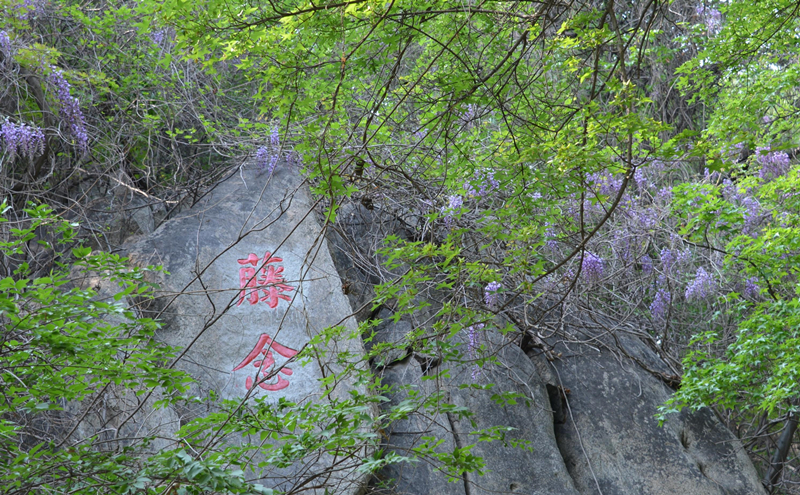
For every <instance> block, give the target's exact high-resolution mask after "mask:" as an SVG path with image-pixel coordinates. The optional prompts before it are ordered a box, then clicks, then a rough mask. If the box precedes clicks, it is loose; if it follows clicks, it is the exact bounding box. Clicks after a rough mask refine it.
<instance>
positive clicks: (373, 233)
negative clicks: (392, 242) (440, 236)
mask: <svg viewBox="0 0 800 495" xmlns="http://www.w3.org/2000/svg"><path fill="white" fill-rule="evenodd" d="M408 224H413V222H402V221H400V220H398V219H397V218H395V217H393V216H392V215H391V214H389V213H387V212H385V211H381V210H380V209H378V208H375V209H367V208H365V207H363V206H362V205H356V204H350V205H346V206H345V207H343V208H342V209H341V210H340V214H339V224H338V225H337V226H336V229H335V230H334V231H331V232H330V233H329V235H328V237H329V240H330V242H331V246H332V250H333V257H334V260H335V262H336V264H337V268H338V269H339V273H340V274H341V276H342V278H343V279H345V283H346V284H348V286H349V288H350V290H349V293H348V297H350V300H351V303H352V304H353V306H354V308H358V307H360V306H361V305H363V303H364V301H367V300H369V299H370V298H371V297H372V295H373V285H374V284H376V283H378V282H382V281H385V280H388V279H391V278H392V276H393V274H392V273H391V272H388V271H386V270H385V269H381V267H380V261H381V260H380V258H379V256H378V255H377V254H376V253H375V251H374V247H375V246H380V245H381V244H382V240H383V239H384V238H385V237H386V235H388V234H391V235H395V236H398V237H401V238H406V239H408V238H412V237H413V232H412V231H411V230H410V229H407V228H406V227H405V226H406V225H408ZM422 297H425V298H427V302H428V303H429V304H430V306H429V307H428V308H426V309H425V310H424V311H422V312H418V313H415V314H411V315H408V314H404V315H403V316H402V317H400V318H399V319H398V320H397V321H394V320H391V319H387V318H388V317H389V316H391V315H392V312H391V308H383V309H381V310H380V312H378V313H369V312H364V311H362V312H360V313H359V315H358V316H359V319H367V318H374V317H379V318H381V319H383V320H384V322H383V323H382V324H381V325H380V326H378V327H377V328H376V331H375V335H374V336H373V337H372V340H371V344H370V345H375V343H376V342H396V343H401V344H402V345H401V346H400V349H393V350H391V351H386V352H382V353H380V354H379V355H378V356H376V357H375V358H373V361H372V364H373V366H375V367H376V371H377V372H378V373H380V374H381V375H382V376H383V383H384V384H388V385H392V386H393V389H392V390H393V393H390V394H389V398H390V399H391V402H390V404H392V405H397V404H401V403H403V401H406V399H407V398H408V397H409V396H410V395H414V394H417V395H419V394H434V393H438V394H441V397H442V400H444V401H446V402H449V403H452V404H454V405H456V406H461V407H463V408H465V410H467V411H469V412H470V413H471V420H472V421H474V423H473V424H471V423H470V421H469V420H467V419H466V418H463V419H459V418H457V417H456V416H455V415H454V414H451V413H448V414H433V413H431V412H430V411H427V410H415V411H413V412H412V413H410V414H409V415H408V417H407V418H405V419H402V420H400V421H397V422H395V423H394V425H393V427H392V428H391V431H387V432H386V436H385V438H384V444H385V445H384V447H385V449H386V450H387V451H389V452H394V453H396V454H398V455H407V454H408V453H409V452H411V451H412V450H413V449H417V451H418V450H419V449H420V448H421V447H422V446H424V445H425V443H426V442H430V441H431V439H432V438H433V439H439V440H441V443H440V444H439V445H438V446H437V447H436V450H435V452H437V453H441V452H454V453H455V452H460V449H463V448H464V447H465V446H468V445H470V444H475V446H474V447H473V448H472V450H471V451H470V452H471V453H472V454H474V455H476V456H480V457H482V458H483V460H484V461H485V463H486V465H485V471H486V474H485V475H483V476H475V475H473V474H466V475H460V476H453V475H452V473H444V472H442V470H441V464H439V463H437V462H436V459H435V456H433V457H432V458H429V459H428V461H427V462H417V463H410V462H404V463H400V464H396V465H393V466H389V467H388V468H386V469H384V470H383V471H382V472H380V473H379V474H378V476H377V477H376V479H375V480H374V481H373V483H372V485H371V488H370V490H371V493H374V494H412V493H413V494H416V493H441V494H448V495H449V494H465V495H475V494H483V493H487V494H488V493H493V494H497V493H527V494H577V493H580V494H587V495H588V494H598V493H602V494H604V495H628V494H629V495H642V494H646V495H662V494H671V495H674V494H692V495H695V494H704V495H705V494H709V495H711V494H714V495H717V494H718V495H723V494H726V495H732V494H737V495H745V494H748V495H750V494H759V493H765V492H764V489H763V488H762V485H761V483H760V481H759V478H758V475H757V473H756V471H755V469H754V467H753V465H752V463H751V462H750V460H749V459H748V457H747V455H746V453H745V452H744V449H743V448H742V446H741V443H740V442H739V441H738V439H736V438H735V437H734V435H733V434H732V433H731V432H730V431H729V430H727V429H726V428H725V427H724V426H723V425H722V424H721V423H720V422H719V421H718V420H717V418H716V417H715V416H714V414H713V413H712V412H711V411H710V410H701V411H699V412H697V413H692V414H690V413H686V412H684V413H682V414H680V415H674V417H671V418H669V419H668V421H667V422H666V424H665V425H664V426H663V427H660V426H659V425H658V422H657V421H656V419H655V418H654V415H655V414H656V412H657V407H658V406H659V405H660V404H662V403H663V402H664V400H665V399H666V398H667V397H668V395H669V393H670V392H671V390H670V388H669V387H668V386H667V384H666V383H665V380H664V379H663V378H664V377H667V376H668V375H669V374H670V371H669V369H668V368H667V366H666V365H665V363H664V362H663V361H662V360H661V359H660V358H659V356H658V355H657V354H656V353H655V352H653V351H652V350H651V349H650V348H648V347H647V346H646V345H644V343H643V342H642V341H641V340H640V339H639V338H638V337H636V336H632V335H630V333H631V332H630V329H629V328H617V327H615V326H614V325H612V324H610V323H608V322H606V323H604V325H598V324H596V323H591V324H587V322H586V321H583V320H581V321H573V322H571V324H566V325H564V324H563V322H561V323H560V324H559V325H556V327H560V330H559V331H558V332H557V333H553V334H552V337H549V338H541V339H539V343H538V344H537V345H535V346H530V345H526V348H528V351H527V352H523V350H522V349H521V348H520V345H521V343H522V342H523V341H524V340H523V339H520V335H521V333H520V332H519V331H518V330H517V331H516V332H512V333H509V334H508V335H506V336H503V335H500V334H499V333H498V332H484V333H482V334H481V338H483V339H484V341H483V342H482V343H483V344H484V352H486V353H487V355H493V356H495V357H496V361H494V362H492V363H487V364H485V365H484V366H483V367H482V368H480V369H477V370H476V369H475V368H471V367H470V366H467V365H454V364H452V363H451V364H447V365H442V364H440V363H437V362H436V361H435V360H431V359H430V356H427V355H424V354H422V355H420V354H419V353H417V352H416V351H415V346H414V342H413V339H419V338H431V337H432V336H425V335H426V332H427V331H428V330H427V329H430V328H431V327H432V324H433V322H434V321H435V318H434V316H433V315H435V313H436V311H438V308H441V305H440V303H439V301H438V300H437V297H436V295H434V294H425V295H424V296H422ZM503 326H505V325H499V327H503ZM420 329H423V330H422V335H423V337H420ZM415 332H416V333H415ZM461 333H463V331H462V332H461ZM412 334H413V335H414V337H412V338H410V337H408V336H410V335H412ZM459 339H460V340H461V341H462V342H461V345H462V348H463V347H464V346H467V345H468V344H467V342H466V339H468V337H467V336H461V337H458V336H457V337H456V340H459ZM403 349H405V351H403ZM545 350H546V352H545ZM465 352H466V350H465ZM445 367H449V368H450V369H449V370H447V371H445V370H443V369H442V368H445ZM487 385H490V386H491V388H488V389H487V388H486V386H487ZM503 392H516V393H517V394H519V396H520V397H524V399H517V400H516V403H502V401H498V400H496V399H497V397H492V396H493V395H494V394H501V393H503ZM492 426H508V427H512V428H514V429H513V430H512V431H510V432H509V433H508V436H507V437H506V443H504V442H501V441H495V442H491V443H484V442H478V438H476V437H475V435H471V434H470V432H472V431H475V430H479V429H483V428H488V427H492ZM476 442H477V443H476ZM510 444H517V445H524V446H528V447H529V448H528V449H526V448H516V447H512V446H510ZM448 478H450V479H451V481H452V480H453V479H455V482H450V483H448V482H447V480H448Z"/></svg>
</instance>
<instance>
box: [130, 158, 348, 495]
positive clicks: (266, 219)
mask: <svg viewBox="0 0 800 495" xmlns="http://www.w3.org/2000/svg"><path fill="white" fill-rule="evenodd" d="M313 206H314V205H313V204H312V201H311V199H310V195H309V193H308V191H307V186H305V185H304V184H303V182H302V180H301V179H300V177H299V174H297V173H295V172H292V171H289V170H281V169H279V170H278V171H276V172H275V173H274V174H273V175H271V176H270V175H268V174H266V173H259V172H258V171H242V172H241V173H236V174H235V175H232V176H231V177H230V178H229V179H227V180H226V181H224V182H222V183H221V184H220V185H218V186H217V187H216V188H214V189H213V190H211V191H210V192H208V193H207V194H206V195H205V197H203V198H202V200H201V201H199V202H198V203H197V204H196V205H195V206H194V207H193V208H191V209H190V210H188V211H186V212H184V213H182V214H180V215H179V216H178V217H176V218H174V219H172V220H170V221H168V222H166V223H165V224H163V225H162V226H161V227H160V228H158V229H157V230H156V231H155V232H153V233H152V234H150V235H148V236H147V237H146V238H144V239H141V240H139V241H138V242H137V243H136V244H134V245H132V246H130V247H129V249H128V253H129V255H130V256H131V258H132V259H133V260H134V261H135V262H136V263H138V264H141V265H162V266H163V267H164V268H165V269H166V270H167V271H168V272H169V274H168V275H167V274H165V273H162V274H159V275H157V283H158V284H159V289H158V290H157V291H156V296H157V304H156V305H155V307H154V308H151V309H150V311H152V312H153V313H154V314H157V315H159V316H160V317H161V319H162V320H163V321H165V322H166V325H165V327H164V328H163V330H162V331H160V333H159V334H158V338H159V339H161V340H163V341H164V342H165V343H167V344H170V345H174V346H178V347H180V348H182V349H183V351H182V352H183V354H182V355H181V357H180V360H179V361H178V363H177V367H178V368H180V369H183V370H185V371H187V372H189V373H190V374H191V375H192V376H193V377H194V378H195V379H196V380H197V385H196V387H195V390H194V391H193V392H194V393H196V394H197V395H199V396H208V394H209V393H211V392H212V391H213V393H214V394H215V395H216V397H219V398H220V399H231V400H248V401H252V400H254V399H255V398H261V397H263V398H266V399H267V401H268V402H271V403H275V402H277V401H278V400H279V399H282V398H283V399H286V400H289V401H292V402H302V401H309V400H310V401H320V400H323V399H321V395H322V390H321V387H320V382H319V380H320V379H322V378H323V377H325V376H328V375H330V374H331V373H336V372H337V371H338V370H339V367H338V365H337V364H336V363H335V359H336V354H337V353H338V352H341V351H347V352H349V353H351V355H354V356H356V357H357V356H360V355H363V347H362V345H361V343H360V342H359V341H358V340H357V339H341V340H336V339H333V340H332V341H330V344H329V345H328V346H327V348H326V349H325V351H327V353H326V354H325V355H324V356H323V357H320V358H319V359H317V360H315V361H312V362H309V363H307V364H305V365H302V364H301V363H298V362H296V360H295V359H294V357H295V355H296V354H297V353H298V352H299V351H300V350H301V349H303V348H304V346H306V345H307V344H308V343H309V341H310V340H311V339H312V338H313V337H314V336H315V335H317V334H318V333H319V332H320V331H321V330H323V329H325V328H327V327H333V326H337V325H342V326H344V327H345V328H346V329H347V330H348V331H349V332H352V331H354V330H355V328H356V326H355V325H356V324H355V320H354V319H353V318H352V317H351V316H350V314H351V309H350V305H349V303H348V301H347V298H346V297H345V296H344V294H343V293H342V287H341V282H340V279H339V277H338V276H337V274H336V271H335V268H334V266H333V263H332V261H331V257H330V254H329V252H328V249H327V247H326V242H325V239H324V238H323V237H322V236H321V228H320V225H319V224H318V223H317V221H316V219H315V217H314V214H313ZM352 388H353V384H352V383H348V382H347V381H346V380H345V381H343V382H340V383H339V382H337V383H336V384H335V385H333V386H331V387H330V388H329V389H327V392H329V394H328V395H326V398H325V399H324V400H329V399H331V398H334V399H335V398H337V397H343V396H346V395H347V392H348V390H351V389H352ZM180 412H181V416H182V417H183V418H186V417H192V416H194V415H200V414H204V413H205V412H206V411H205V410H204V411H190V410H187V411H180ZM254 441H255V442H256V443H258V440H254ZM323 457H324V456H323ZM317 462H320V463H323V464H324V463H325V462H327V461H326V460H325V459H322V460H320V461H317ZM310 467H313V466H311V465H308V464H306V465H302V462H299V463H298V466H297V469H294V470H292V469H289V470H277V471H270V472H257V473H256V475H257V476H259V477H261V478H267V477H269V478H270V479H269V480H268V481H267V482H264V483H265V484H267V483H269V485H270V486H275V487H279V488H281V489H288V488H291V486H293V485H292V484H293V483H294V482H296V480H297V477H296V476H295V474H296V472H297V470H299V469H308V468H310ZM323 485H324V486H320V487H318V489H317V491H316V492H319V493H323V492H324V491H325V490H326V489H327V490H328V491H331V492H336V493H351V492H352V491H353V490H355V489H356V486H357V485H358V477H357V476H356V475H355V474H354V473H352V472H350V471H348V470H346V469H344V470H342V471H339V472H338V476H333V477H331V478H330V479H328V481H327V482H325V483H323ZM316 492H314V491H313V490H312V493H316Z"/></svg>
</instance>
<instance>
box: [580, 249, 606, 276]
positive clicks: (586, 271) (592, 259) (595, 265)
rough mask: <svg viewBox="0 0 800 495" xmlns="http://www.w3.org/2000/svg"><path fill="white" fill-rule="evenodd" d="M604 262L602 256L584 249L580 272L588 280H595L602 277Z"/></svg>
mask: <svg viewBox="0 0 800 495" xmlns="http://www.w3.org/2000/svg"><path fill="white" fill-rule="evenodd" d="M603 268H604V262H603V258H601V257H599V256H597V255H596V254H594V253H592V252H591V251H584V253H583V261H582V262H581V273H583V277H584V278H585V279H586V280H587V281H589V282H597V281H599V280H600V279H601V278H603Z"/></svg>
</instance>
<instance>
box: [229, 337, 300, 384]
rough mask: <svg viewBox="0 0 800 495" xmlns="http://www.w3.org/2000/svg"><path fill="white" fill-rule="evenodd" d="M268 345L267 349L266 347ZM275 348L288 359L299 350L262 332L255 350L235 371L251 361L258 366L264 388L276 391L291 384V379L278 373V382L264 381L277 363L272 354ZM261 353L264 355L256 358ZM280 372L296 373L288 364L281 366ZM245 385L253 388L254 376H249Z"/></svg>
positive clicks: (288, 374)
mask: <svg viewBox="0 0 800 495" xmlns="http://www.w3.org/2000/svg"><path fill="white" fill-rule="evenodd" d="M265 347H266V349H265ZM273 349H274V350H275V352H277V353H278V354H280V355H281V356H283V357H285V358H286V359H289V358H292V357H294V356H296V355H297V351H295V350H294V349H290V348H288V347H286V346H282V345H280V344H279V343H277V342H275V341H273V340H272V337H270V336H269V335H267V334H265V333H262V334H261V337H259V338H258V343H257V344H256V346H255V347H253V350H252V351H250V354H248V355H247V357H246V358H244V361H242V362H241V363H239V365H238V366H237V367H235V368H233V371H238V370H240V369H242V368H244V367H245V366H247V365H248V364H250V363H253V366H255V367H256V368H258V373H257V376H260V378H259V380H258V384H257V385H258V386H259V387H261V388H263V389H264V390H269V391H275V390H283V389H284V388H286V387H288V386H289V381H288V380H286V379H284V378H283V377H282V376H280V375H278V376H277V378H278V381H277V382H276V383H264V380H266V379H267V377H268V376H269V374H270V372H271V371H272V367H273V366H274V365H275V358H274V357H273V355H272V351H273ZM259 354H261V355H263V356H264V357H263V358H262V359H256V358H257V357H258V356H259ZM279 372H280V373H283V374H284V375H286V376H292V373H294V372H293V371H292V370H291V369H290V368H287V367H286V366H283V367H281V369H280V370H279ZM245 385H247V390H250V389H252V388H253V377H252V376H248V377H247V380H246V381H245Z"/></svg>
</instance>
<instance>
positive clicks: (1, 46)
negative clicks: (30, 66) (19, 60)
mask: <svg viewBox="0 0 800 495" xmlns="http://www.w3.org/2000/svg"><path fill="white" fill-rule="evenodd" d="M0 55H1V56H0V67H2V66H4V65H7V64H8V63H9V62H10V60H11V58H12V57H13V56H14V45H12V44H11V37H10V36H9V35H8V33H7V32H5V31H3V30H2V29H0Z"/></svg>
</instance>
